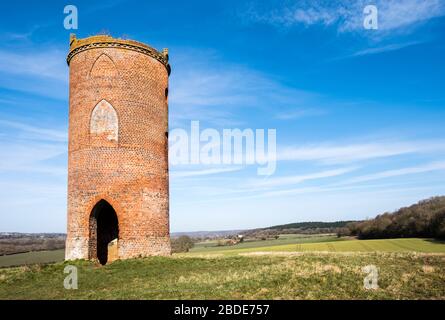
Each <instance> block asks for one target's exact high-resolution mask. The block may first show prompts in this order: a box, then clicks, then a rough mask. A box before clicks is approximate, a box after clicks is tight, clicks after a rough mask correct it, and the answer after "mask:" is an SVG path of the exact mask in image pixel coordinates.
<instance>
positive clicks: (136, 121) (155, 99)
mask: <svg viewBox="0 0 445 320" xmlns="http://www.w3.org/2000/svg"><path fill="white" fill-rule="evenodd" d="M67 61H68V64H69V67H70V97H69V142H68V220H67V221H68V227H67V241H66V256H65V258H66V259H67V260H73V259H96V258H97V257H96V250H97V240H96V236H97V235H96V233H97V230H98V229H97V228H96V222H95V221H94V217H93V215H92V212H93V208H94V207H95V206H96V204H97V203H98V202H99V201H100V200H105V201H106V202H108V203H109V204H110V205H111V206H112V207H113V209H114V210H115V212H116V216H117V220H118V245H117V248H118V252H117V256H118V258H119V259H125V258H132V257H140V256H149V255H168V254H170V234H169V185H168V183H169V182H168V158H167V155H168V138H167V132H168V97H167V94H168V77H169V73H170V66H169V65H168V62H167V61H168V54H167V51H166V50H164V51H163V52H162V53H160V52H158V51H156V50H154V49H152V48H151V47H148V46H146V45H144V44H142V43H138V42H135V41H131V40H121V39H114V38H111V37H108V36H94V37H90V38H86V39H76V38H75V36H72V37H71V39H70V53H69V55H68V59H67Z"/></svg>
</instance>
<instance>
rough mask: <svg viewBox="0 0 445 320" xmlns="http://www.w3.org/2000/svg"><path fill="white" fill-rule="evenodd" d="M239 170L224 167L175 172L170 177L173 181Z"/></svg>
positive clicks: (238, 168)
mask: <svg viewBox="0 0 445 320" xmlns="http://www.w3.org/2000/svg"><path fill="white" fill-rule="evenodd" d="M241 169H242V168H241V167H224V168H211V169H202V170H177V171H171V172H170V177H171V178H173V179H175V178H186V177H197V176H207V175H214V174H219V173H228V172H234V171H239V170H241Z"/></svg>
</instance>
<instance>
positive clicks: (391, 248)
mask: <svg viewBox="0 0 445 320" xmlns="http://www.w3.org/2000/svg"><path fill="white" fill-rule="evenodd" d="M319 240H322V241H319ZM272 241H273V240H272ZM252 251H266V252H267V251H286V252H314V251H316V252H319V251H323V252H324V251H328V252H424V253H445V242H443V241H436V240H432V239H417V238H407V239H381V240H380V239H379V240H345V239H337V238H336V237H329V236H326V237H322V238H321V239H320V238H316V237H314V238H306V239H300V238H294V239H293V241H292V243H288V244H282V243H280V242H279V240H276V242H275V243H272V244H271V243H270V242H269V243H267V242H266V241H256V242H255V243H251V244H248V243H242V244H239V245H235V246H226V247H214V248H208V247H207V248H204V249H201V248H195V250H192V251H191V252H192V253H209V254H216V253H223V254H233V253H235V254H236V253H243V252H252Z"/></svg>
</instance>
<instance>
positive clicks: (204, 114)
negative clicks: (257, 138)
mask: <svg viewBox="0 0 445 320" xmlns="http://www.w3.org/2000/svg"><path fill="white" fill-rule="evenodd" d="M176 59H177V61H173V60H172V64H174V65H175V69H174V72H172V75H171V79H170V96H169V104H170V108H171V116H172V124H173V125H177V124H178V123H179V122H180V121H183V120H188V121H190V120H203V121H210V122H213V123H214V124H218V125H223V126H227V125H239V124H241V123H240V121H241V120H239V119H238V118H237V117H236V114H239V112H240V111H242V110H245V109H248V108H252V109H255V110H256V111H261V112H262V113H266V114H270V115H271V117H274V116H275V115H276V118H278V119H295V118H301V117H304V116H313V115H321V114H322V113H323V112H322V111H321V110H320V109H321V108H319V107H313V106H314V105H317V106H318V105H319V104H320V103H321V102H320V101H321V100H322V97H320V96H319V95H318V94H315V93H312V92H307V91H303V90H298V89H296V88H292V87H288V86H286V85H283V84H282V83H280V82H279V81H277V80H275V79H273V77H271V76H269V75H267V74H263V73H260V72H256V71H255V70H251V69H249V68H247V67H244V66H240V65H236V64H231V63H226V62H223V61H221V60H220V59H219V58H218V57H217V56H215V54H209V53H207V52H203V53H199V52H198V53H197V52H193V53H191V54H183V55H181V56H179V57H177V58H176ZM277 110H278V112H277Z"/></svg>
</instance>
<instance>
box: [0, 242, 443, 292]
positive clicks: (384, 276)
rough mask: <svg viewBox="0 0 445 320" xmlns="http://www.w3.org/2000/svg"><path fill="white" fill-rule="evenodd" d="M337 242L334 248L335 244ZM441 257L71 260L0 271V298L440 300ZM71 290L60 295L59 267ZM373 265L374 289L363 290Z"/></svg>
mask: <svg viewBox="0 0 445 320" xmlns="http://www.w3.org/2000/svg"><path fill="white" fill-rule="evenodd" d="M339 243H340V242H339ZM444 261H445V256H444V255H432V254H418V253H416V254H413V253H348V254H339V253H292V252H289V253H288V254H283V253H280V254H269V255H257V254H255V253H254V252H250V253H246V254H243V255H222V256H220V255H207V256H202V257H196V256H190V255H189V256H187V255H180V256H173V257H152V258H145V259H133V260H125V261H116V262H114V263H112V264H110V265H106V266H98V265H95V264H94V263H92V262H85V261H77V262H69V263H68V262H65V263H57V264H51V265H47V266H33V267H18V268H4V269H0V299H445V286H444V285H443V284H444V283H445V263H444ZM68 264H70V265H75V266H77V268H78V275H79V282H78V286H79V288H78V290H66V289H64V287H63V280H64V277H65V276H66V274H64V272H63V270H64V267H65V266H66V265H68ZM366 265H375V266H377V267H378V271H379V279H378V285H379V289H377V290H369V289H365V288H364V286H363V280H364V277H365V276H366V273H364V272H363V267H364V266H366Z"/></svg>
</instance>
